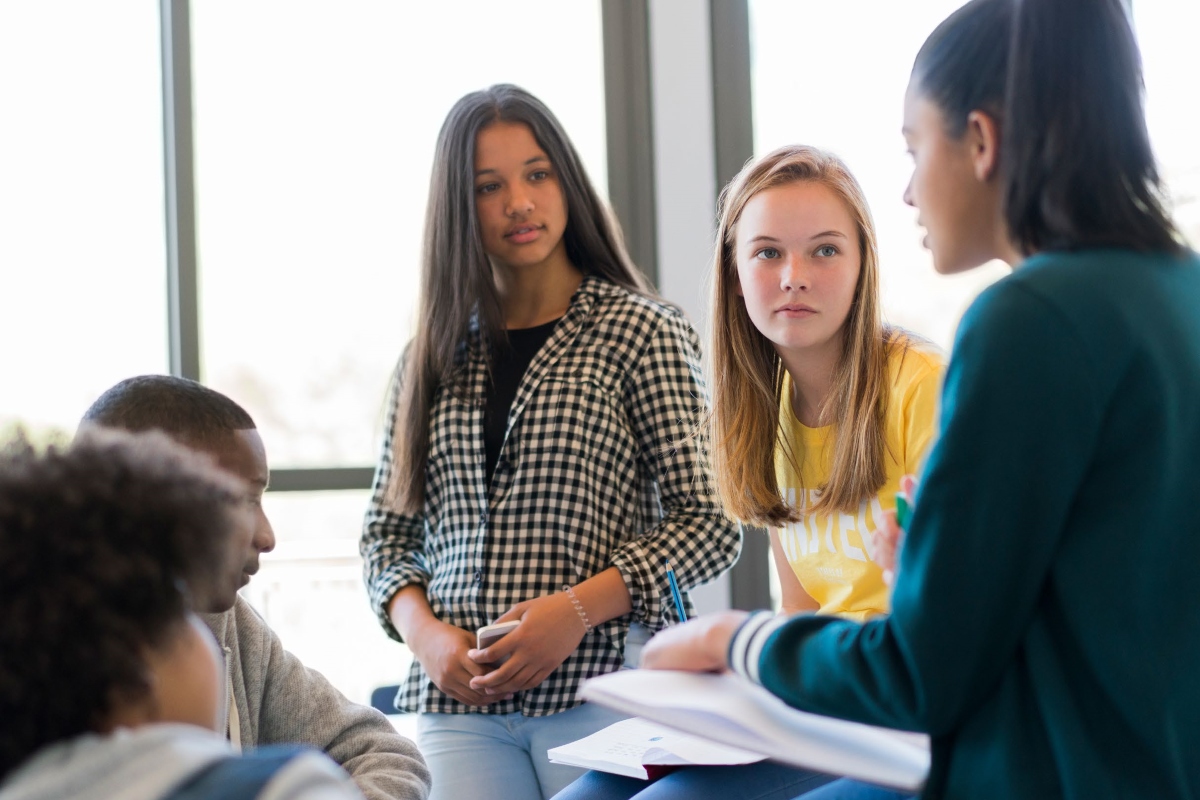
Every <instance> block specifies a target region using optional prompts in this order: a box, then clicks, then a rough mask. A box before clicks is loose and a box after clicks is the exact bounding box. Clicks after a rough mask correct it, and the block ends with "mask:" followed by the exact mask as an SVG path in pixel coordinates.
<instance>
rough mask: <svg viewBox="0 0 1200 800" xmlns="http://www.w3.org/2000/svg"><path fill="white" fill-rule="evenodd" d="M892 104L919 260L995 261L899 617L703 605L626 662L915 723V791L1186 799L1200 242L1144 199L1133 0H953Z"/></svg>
mask: <svg viewBox="0 0 1200 800" xmlns="http://www.w3.org/2000/svg"><path fill="white" fill-rule="evenodd" d="M904 116H905V121H904V134H905V138H906V140H907V142H908V146H909V149H910V151H911V152H912V155H913V159H914V162H915V167H914V171H913V177H912V180H911V183H910V185H909V187H908V190H907V191H906V194H905V197H906V199H907V200H908V202H909V203H911V204H912V205H913V206H915V207H916V208H917V209H918V211H919V221H920V224H922V225H923V226H924V227H925V228H926V230H927V232H928V237H927V244H928V247H929V249H930V250H931V251H932V253H933V259H934V265H935V267H936V268H937V269H938V271H939V272H944V273H952V272H958V271H962V270H966V269H971V268H973V267H975V266H977V265H979V264H981V263H983V262H985V261H987V260H989V259H993V258H999V259H1003V260H1004V261H1006V262H1007V263H1009V264H1010V265H1012V267H1013V273H1012V275H1010V276H1008V277H1006V278H1005V279H1003V280H1001V281H999V282H998V283H997V284H995V285H994V286H992V287H991V288H989V289H988V290H987V291H985V292H984V293H983V294H982V295H981V296H980V297H979V298H978V299H977V300H976V301H975V303H974V304H973V305H972V306H971V308H970V309H969V310H968V311H967V313H966V315H965V316H964V318H963V320H962V323H961V325H960V327H959V331H958V334H957V337H956V341H955V345H954V350H953V352H952V355H951V361H950V365H949V368H948V372H947V377H946V383H945V389H944V393H943V402H942V411H941V415H942V416H941V431H940V436H939V438H938V440H937V442H936V443H935V444H934V446H933V448H932V450H931V452H930V456H929V460H928V462H927V464H926V467H925V471H924V474H923V478H922V481H921V484H920V486H919V489H918V494H917V497H916V506H915V510H914V514H913V517H912V519H911V522H910V525H909V530H908V532H907V539H906V541H905V542H904V546H903V548H902V550H901V551H900V563H899V571H898V574H897V580H896V584H895V590H894V593H893V597H892V613H891V614H890V615H889V616H887V617H885V618H880V619H876V620H871V621H868V622H865V623H857V622H853V621H847V620H839V619H831V618H822V617H817V616H798V617H792V618H785V619H778V618H774V617H772V616H771V615H769V614H754V615H750V616H747V615H744V614H740V613H737V612H731V613H727V614H720V615H714V616H712V617H709V618H705V619H703V620H699V621H696V622H693V623H689V624H688V625H686V626H680V627H678V628H674V629H672V630H670V631H667V632H665V633H664V634H661V635H660V636H658V637H656V638H655V639H653V640H652V641H651V642H650V644H649V645H647V649H646V651H645V653H644V656H643V665H644V666H651V667H656V668H683V669H696V670H711V669H726V668H728V669H733V670H735V671H737V672H739V673H741V674H743V675H745V676H747V677H748V678H749V679H750V680H753V681H756V682H759V683H761V684H762V685H764V686H765V687H767V688H768V689H769V690H771V691H772V692H774V693H775V694H777V695H779V696H780V697H781V698H783V699H784V700H786V701H787V702H788V703H790V704H792V705H794V706H796V707H798V708H802V709H805V710H808V711H814V712H818V713H823V714H830V715H834V716H838V717H843V718H847V719H852V720H858V721H862V722H868V723H873V724H877V725H886V726H890V727H894V728H903V729H908V730H914V731H924V732H926V733H928V734H930V736H931V737H932V740H933V764H932V771H931V773H930V775H929V780H928V783H927V785H926V787H925V789H924V792H923V796H924V797H938V798H940V797H961V798H976V799H978V798H993V797H994V798H1014V797H1022V798H1024V797H1037V798H1055V797H1155V798H1185V797H1195V796H1196V795H1197V793H1198V792H1200V748H1198V747H1196V742H1195V736H1194V732H1195V731H1196V730H1198V729H1200V682H1197V681H1196V680H1195V675H1196V673H1197V672H1198V671H1200V597H1198V596H1197V594H1196V592H1195V588H1194V587H1195V576H1194V572H1195V565H1196V564H1197V563H1200V536H1197V535H1196V522H1195V511H1194V505H1195V498H1196V497H1197V496H1200V412H1198V410H1197V409H1198V405H1197V398H1200V313H1197V309H1198V308H1200V259H1198V258H1197V256H1196V254H1195V253H1193V252H1191V251H1189V250H1187V249H1185V248H1184V247H1183V245H1182V244H1181V243H1180V238H1179V236H1178V234H1177V232H1176V230H1175V227H1174V225H1173V224H1172V222H1171V219H1170V216H1169V215H1168V213H1167V212H1166V211H1165V210H1164V207H1163V204H1162V201H1161V199H1160V198H1161V189H1160V185H1159V179H1158V173H1157V169H1156V167H1155V163H1154V159H1153V157H1152V154H1151V150H1150V145H1149V140H1148V136H1147V133H1146V125H1145V120H1144V116H1143V111H1142V82H1141V71H1140V63H1139V56H1138V51H1137V47H1136V44H1135V40H1134V36H1133V32H1132V30H1131V28H1130V24H1129V19H1128V17H1127V12H1126V10H1125V8H1124V6H1123V4H1122V2H1121V0H1087V1H1086V2H1085V1H1084V0H1024V1H1023V2H1022V1H1021V0H973V2H971V3H968V4H967V5H966V6H964V7H963V8H961V9H960V10H959V11H957V12H955V13H954V14H953V15H951V16H950V17H949V18H948V19H947V20H946V21H945V22H943V23H942V24H941V25H940V26H939V27H938V28H937V30H935V31H934V32H933V34H932V35H931V36H930V37H929V39H928V40H927V41H926V43H925V45H924V47H923V48H922V49H921V51H920V54H919V55H918V56H917V60H916V63H915V65H914V68H913V72H912V78H911V81H910V83H909V89H908V95H907V98H906V102H905V115H904ZM751 654H754V655H751ZM880 791H881V790H874V789H868V788H865V787H862V786H859V785H855V784H851V783H850V782H846V781H840V782H837V783H834V784H829V785H828V786H825V787H822V788H821V789H817V790H816V791H815V792H813V793H810V795H806V798H807V797H813V798H815V797H821V798H830V797H839V798H845V797H851V796H866V795H865V794H864V793H866V792H875V793H878V792H880Z"/></svg>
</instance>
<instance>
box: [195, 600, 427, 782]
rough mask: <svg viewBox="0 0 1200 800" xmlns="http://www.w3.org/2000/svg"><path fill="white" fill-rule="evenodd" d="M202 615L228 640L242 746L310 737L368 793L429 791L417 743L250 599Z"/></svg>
mask: <svg viewBox="0 0 1200 800" xmlns="http://www.w3.org/2000/svg"><path fill="white" fill-rule="evenodd" d="M202 616H203V618H204V621H205V622H206V623H208V626H209V627H210V628H212V632H213V634H214V635H215V636H216V637H217V641H218V642H219V643H220V644H221V646H222V647H224V648H225V653H226V663H227V664H228V666H229V683H230V684H231V686H232V691H233V700H234V706H235V707H236V709H237V720H236V722H237V732H238V739H239V740H240V744H241V746H242V747H243V748H245V749H249V748H252V747H256V746H259V745H267V744H307V745H312V746H313V747H316V748H318V749H320V750H324V751H325V752H326V753H327V754H328V755H329V757H330V758H332V759H333V760H334V761H336V762H337V763H339V764H341V765H342V768H343V769H345V770H346V771H347V772H349V773H350V777H352V778H353V779H354V782H355V783H357V784H358V788H359V789H361V790H362V793H363V794H364V795H366V797H367V798H368V800H425V798H426V797H428V795H429V783H430V779H429V769H428V768H427V767H426V766H425V760H424V759H423V758H422V757H421V753H420V751H419V750H417V746H416V745H415V744H413V743H412V741H411V740H409V739H407V738H405V737H404V736H401V735H400V734H398V733H396V729H395V728H394V727H393V726H392V723H391V722H389V721H388V718H387V717H385V716H384V715H383V714H381V713H379V712H378V711H376V710H375V709H373V708H370V707H368V706H361V705H358V704H357V703H352V702H350V701H349V700H347V699H346V697H345V696H344V695H343V694H342V693H341V692H339V691H338V690H337V689H335V688H334V687H333V685H332V684H331V683H330V682H329V681H328V680H326V679H325V676H323V675H321V673H319V672H317V671H315V670H311V669H309V668H308V667H306V666H304V664H302V663H300V659H298V658H296V657H295V656H294V655H292V654H291V653H289V652H288V651H286V650H284V649H283V644H282V643H281V642H280V641H279V637H278V636H276V635H275V632H274V631H272V630H271V629H270V627H268V626H267V623H266V622H264V621H263V619H262V617H260V616H259V615H258V613H257V612H256V611H255V610H254V609H253V607H251V605H250V604H249V603H247V602H246V601H245V600H243V599H242V598H241V597H239V598H238V599H237V602H236V603H235V604H234V606H233V608H231V609H230V610H229V611H226V612H225V613H224V614H204V615H202ZM229 722H230V721H229V720H226V723H225V730H226V731H228V730H229Z"/></svg>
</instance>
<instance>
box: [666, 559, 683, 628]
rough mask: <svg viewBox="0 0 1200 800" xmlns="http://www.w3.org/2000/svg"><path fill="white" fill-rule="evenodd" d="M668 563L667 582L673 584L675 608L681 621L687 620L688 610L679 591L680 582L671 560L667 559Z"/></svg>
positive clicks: (672, 595)
mask: <svg viewBox="0 0 1200 800" xmlns="http://www.w3.org/2000/svg"><path fill="white" fill-rule="evenodd" d="M665 563H666V565H667V582H668V583H670V584H671V597H672V598H673V599H674V600H675V610H676V611H678V612H679V621H680V622H687V611H686V610H684V607H683V595H681V594H680V593H679V583H678V582H676V580H675V570H673V569H671V562H670V561H666V560H665Z"/></svg>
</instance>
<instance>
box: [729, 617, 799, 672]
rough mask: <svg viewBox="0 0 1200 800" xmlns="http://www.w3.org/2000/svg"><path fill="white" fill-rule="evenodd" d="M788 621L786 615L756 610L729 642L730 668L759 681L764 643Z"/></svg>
mask: <svg viewBox="0 0 1200 800" xmlns="http://www.w3.org/2000/svg"><path fill="white" fill-rule="evenodd" d="M787 621H788V618H787V617H786V616H776V615H775V614H772V613H771V612H770V611H755V612H754V613H753V614H751V615H750V616H749V617H748V618H747V619H746V621H745V622H743V623H742V625H741V627H739V628H738V629H737V633H735V634H734V635H733V639H731V640H730V642H729V668H730V669H732V670H733V671H734V672H736V673H737V674H738V675H741V676H742V677H744V678H749V679H750V680H751V681H753V682H754V683H759V682H760V681H759V679H758V660H759V658H760V657H761V656H762V650H763V645H765V644H766V643H767V639H770V638H771V634H773V633H774V632H775V631H777V630H779V628H780V627H782V626H783V625H784V624H785V623H787Z"/></svg>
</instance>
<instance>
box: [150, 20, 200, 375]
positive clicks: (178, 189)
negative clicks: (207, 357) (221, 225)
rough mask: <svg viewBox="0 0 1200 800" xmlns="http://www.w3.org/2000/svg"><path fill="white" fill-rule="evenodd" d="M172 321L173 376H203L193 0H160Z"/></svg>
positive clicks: (169, 286)
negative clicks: (197, 260)
mask: <svg viewBox="0 0 1200 800" xmlns="http://www.w3.org/2000/svg"><path fill="white" fill-rule="evenodd" d="M159 13H160V16H161V24H162V27H161V42H162V79H163V160H164V165H163V167H164V175H163V177H164V182H163V183H164V187H165V190H166V243H167V325H168V329H169V330H168V341H169V348H170V349H169V356H168V361H169V364H170V369H171V374H172V375H179V376H181V377H184V378H191V379H193V380H199V379H200V311H199V305H200V304H199V286H198V281H197V272H196V202H195V201H196V197H195V182H194V153H193V148H192V63H191V61H192V47H191V20H190V13H191V11H190V6H189V0H160V2H159Z"/></svg>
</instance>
